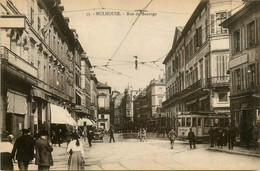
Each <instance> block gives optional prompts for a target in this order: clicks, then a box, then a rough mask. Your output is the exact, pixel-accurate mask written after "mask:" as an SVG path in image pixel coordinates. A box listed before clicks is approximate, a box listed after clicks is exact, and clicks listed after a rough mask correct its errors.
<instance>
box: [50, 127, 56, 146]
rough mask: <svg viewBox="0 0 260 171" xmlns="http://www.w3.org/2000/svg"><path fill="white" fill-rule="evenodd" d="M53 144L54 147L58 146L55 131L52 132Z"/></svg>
mask: <svg viewBox="0 0 260 171" xmlns="http://www.w3.org/2000/svg"><path fill="white" fill-rule="evenodd" d="M51 143H52V145H53V146H56V143H57V134H56V132H55V131H54V130H52V131H51Z"/></svg>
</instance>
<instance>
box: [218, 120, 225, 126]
mask: <svg viewBox="0 0 260 171" xmlns="http://www.w3.org/2000/svg"><path fill="white" fill-rule="evenodd" d="M224 122H225V120H224V118H220V119H219V124H220V126H221V127H223V126H224Z"/></svg>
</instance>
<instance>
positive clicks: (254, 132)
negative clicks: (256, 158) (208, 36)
mask: <svg viewBox="0 0 260 171" xmlns="http://www.w3.org/2000/svg"><path fill="white" fill-rule="evenodd" d="M258 138H259V137H258V129H257V126H255V127H254V129H253V143H254V146H255V150H256V148H257V147H258Z"/></svg>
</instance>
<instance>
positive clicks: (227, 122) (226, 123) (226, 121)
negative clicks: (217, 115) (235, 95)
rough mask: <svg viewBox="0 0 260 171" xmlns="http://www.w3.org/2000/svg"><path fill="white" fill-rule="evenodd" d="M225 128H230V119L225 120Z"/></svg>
mask: <svg viewBox="0 0 260 171" xmlns="http://www.w3.org/2000/svg"><path fill="white" fill-rule="evenodd" d="M225 126H226V127H228V126H229V119H228V118H225Z"/></svg>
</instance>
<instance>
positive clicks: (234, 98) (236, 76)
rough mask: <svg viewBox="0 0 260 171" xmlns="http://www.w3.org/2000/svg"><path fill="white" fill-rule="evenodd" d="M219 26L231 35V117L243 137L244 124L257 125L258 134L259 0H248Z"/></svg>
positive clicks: (259, 97) (259, 128)
mask: <svg viewBox="0 0 260 171" xmlns="http://www.w3.org/2000/svg"><path fill="white" fill-rule="evenodd" d="M221 26H224V27H225V28H228V29H229V36H230V41H229V43H230V50H229V53H230V61H229V69H230V77H231V78H230V103H231V120H232V122H233V123H234V125H235V126H236V127H237V129H238V130H239V132H240V139H241V140H242V141H244V140H245V136H244V134H243V131H245V130H246V129H247V128H252V127H253V126H255V125H257V126H258V130H259V131H258V132H259V134H260V115H259V112H260V111H259V110H260V65H259V64H260V55H259V54H260V32H259V31H260V1H257V0H252V1H248V2H247V3H246V5H245V6H244V7H243V8H242V9H241V10H239V11H238V12H237V13H235V14H234V15H232V16H231V17H230V18H228V19H227V20H225V21H224V22H223V23H222V24H221ZM246 134H248V132H247V133H246Z"/></svg>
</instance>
